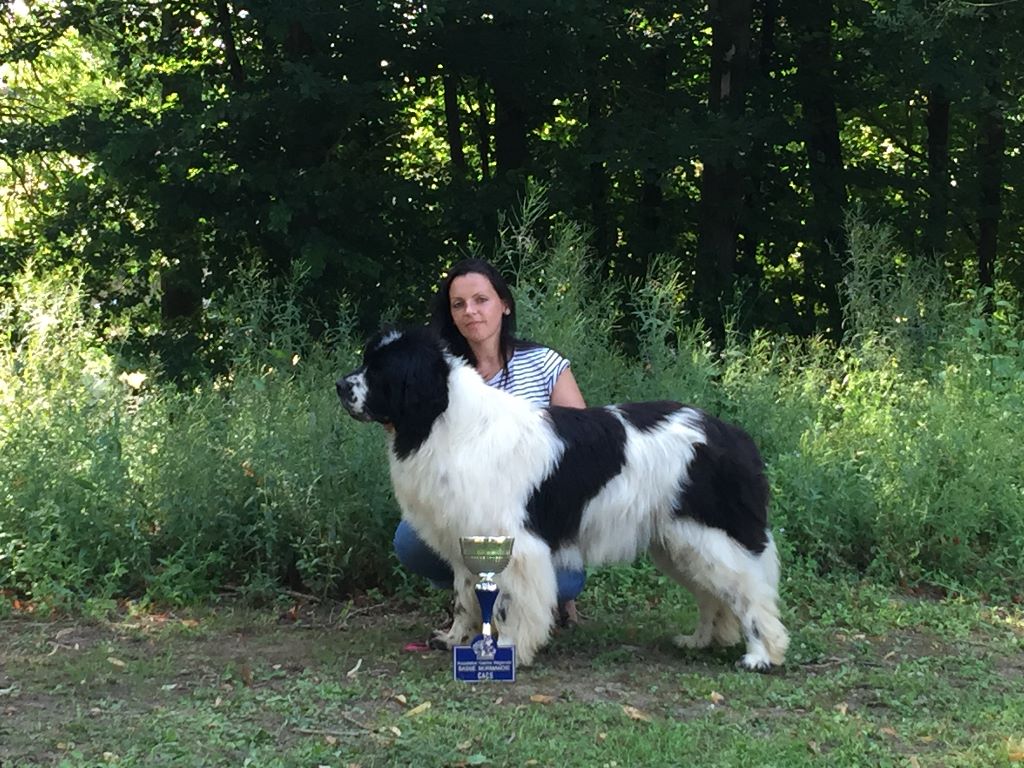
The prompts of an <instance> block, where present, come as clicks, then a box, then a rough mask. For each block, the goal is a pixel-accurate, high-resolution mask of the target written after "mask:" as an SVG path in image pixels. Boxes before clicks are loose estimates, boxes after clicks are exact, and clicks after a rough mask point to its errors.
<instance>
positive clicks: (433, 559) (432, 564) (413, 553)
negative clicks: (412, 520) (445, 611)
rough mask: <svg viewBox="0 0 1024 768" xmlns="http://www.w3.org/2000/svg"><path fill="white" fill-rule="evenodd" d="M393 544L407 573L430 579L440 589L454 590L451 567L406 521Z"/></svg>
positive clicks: (399, 526) (400, 523)
mask: <svg viewBox="0 0 1024 768" xmlns="http://www.w3.org/2000/svg"><path fill="white" fill-rule="evenodd" d="M393 544H394V548H395V555H396V556H397V557H398V562H400V563H401V564H402V567H403V568H405V569H406V570H407V571H409V572H410V573H415V574H416V575H417V576H423V577H424V578H426V579H429V580H430V582H431V583H432V584H433V585H434V586H435V587H438V588H439V589H451V588H452V582H453V580H454V577H453V576H452V569H451V566H450V565H448V563H447V562H445V560H444V558H442V557H441V556H440V555H439V554H437V553H436V552H435V551H434V550H432V549H431V548H430V547H429V546H428V545H427V544H426V543H425V542H424V541H423V539H421V538H420V537H419V534H417V533H416V529H414V528H413V527H412V526H411V525H409V524H408V523H407V522H405V520H402V521H400V522H399V523H398V527H397V528H396V529H395V538H394V542H393Z"/></svg>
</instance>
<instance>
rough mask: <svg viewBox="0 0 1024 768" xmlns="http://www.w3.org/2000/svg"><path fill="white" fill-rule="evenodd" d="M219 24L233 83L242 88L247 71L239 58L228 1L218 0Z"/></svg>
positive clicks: (225, 57)
mask: <svg viewBox="0 0 1024 768" xmlns="http://www.w3.org/2000/svg"><path fill="white" fill-rule="evenodd" d="M217 23H218V24H219V25H220V34H221V38H222V39H223V41H224V59H225V61H226V62H227V65H228V73H229V74H230V75H231V82H232V84H233V85H234V86H235V88H240V87H241V86H242V85H244V84H245V70H244V69H243V68H242V61H241V59H239V58H238V49H237V48H236V46H235V30H234V27H233V26H232V24H231V8H230V7H229V6H228V3H227V0H217Z"/></svg>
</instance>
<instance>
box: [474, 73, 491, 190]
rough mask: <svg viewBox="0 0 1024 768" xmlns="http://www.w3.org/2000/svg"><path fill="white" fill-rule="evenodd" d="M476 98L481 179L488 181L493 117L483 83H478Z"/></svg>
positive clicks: (477, 143) (477, 140) (477, 145)
mask: <svg viewBox="0 0 1024 768" xmlns="http://www.w3.org/2000/svg"><path fill="white" fill-rule="evenodd" d="M476 100H477V112H476V123H475V127H476V148H477V154H479V155H480V180H481V181H487V180H488V179H489V178H490V177H491V117H490V110H489V109H488V103H489V98H488V96H487V92H486V88H484V85H483V83H479V84H478V85H477V89H476Z"/></svg>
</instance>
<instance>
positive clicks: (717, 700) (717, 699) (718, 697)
mask: <svg viewBox="0 0 1024 768" xmlns="http://www.w3.org/2000/svg"><path fill="white" fill-rule="evenodd" d="M708 698H709V699H710V700H711V703H712V704H714V705H716V706H717V705H718V704H722V703H724V702H725V696H723V695H722V694H720V693H719V692H718V691H712V692H711V695H710V696H708Z"/></svg>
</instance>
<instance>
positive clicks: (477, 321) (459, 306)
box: [448, 272, 508, 344]
mask: <svg viewBox="0 0 1024 768" xmlns="http://www.w3.org/2000/svg"><path fill="white" fill-rule="evenodd" d="M448 307H449V309H450V310H451V313H452V320H453V321H454V322H455V327H456V328H458V330H459V333H461V334H462V335H463V336H464V337H465V338H466V341H468V342H470V343H472V344H481V343H483V342H485V341H489V340H490V339H491V338H497V337H498V334H499V333H500V331H501V318H502V315H504V313H505V310H506V309H508V305H507V304H505V302H504V301H502V299H501V297H500V296H498V292H497V291H495V290H494V286H493V285H491V281H490V280H488V279H487V278H486V277H484V276H483V275H481V274H478V273H476V272H470V273H469V274H466V275H459V276H458V277H456V278H455V279H454V280H452V282H451V285H450V286H449V287H448Z"/></svg>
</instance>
